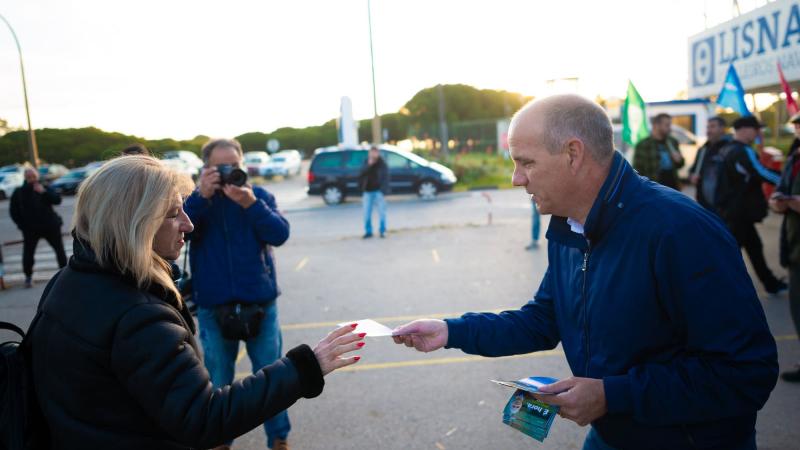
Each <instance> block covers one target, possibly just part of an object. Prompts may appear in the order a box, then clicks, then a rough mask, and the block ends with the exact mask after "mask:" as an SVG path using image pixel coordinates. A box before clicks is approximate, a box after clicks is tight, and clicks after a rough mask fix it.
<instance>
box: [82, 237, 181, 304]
mask: <svg viewBox="0 0 800 450" xmlns="http://www.w3.org/2000/svg"><path fill="white" fill-rule="evenodd" d="M72 238H73V242H72V257H71V258H70V260H69V266H70V268H72V269H74V270H77V271H78V272H88V273H105V274H110V275H116V276H118V277H120V278H121V279H122V281H123V282H125V283H126V284H129V285H131V286H134V287H137V283H136V280H135V279H134V278H133V276H131V275H130V274H129V273H122V272H120V271H119V270H118V269H116V268H115V267H104V266H101V265H100V263H99V262H98V261H97V254H96V253H95V251H94V249H92V247H91V246H90V245H89V243H88V242H87V241H85V240H83V239H81V238H80V237H78V235H77V234H76V233H75V231H74V230H73V231H72ZM176 268H177V266H176V265H175V264H174V263H170V270H171V272H172V273H171V276H172V278H173V281H174V280H176V278H175V277H176V275H177V276H180V269H178V270H176ZM137 289H138V287H137ZM147 292H149V293H150V294H153V295H155V296H156V297H158V298H160V299H162V300H164V301H165V302H167V303H169V304H171V305H172V306H174V307H175V308H177V309H178V310H179V311H180V310H181V309H182V308H184V307H185V306H184V305H183V302H179V301H178V300H177V299H176V298H175V294H174V293H173V292H172V291H171V290H169V289H165V288H164V287H163V286H161V285H160V284H156V283H152V284H151V285H150V287H149V288H147Z"/></svg>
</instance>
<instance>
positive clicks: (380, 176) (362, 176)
mask: <svg viewBox="0 0 800 450" xmlns="http://www.w3.org/2000/svg"><path fill="white" fill-rule="evenodd" d="M370 176H373V177H375V178H376V181H377V185H378V189H377V190H379V191H381V192H382V193H383V195H389V192H390V191H391V188H390V185H389V166H388V165H386V161H384V160H383V158H381V157H378V160H377V161H375V164H370V163H369V160H367V162H366V163H364V167H362V168H361V172H360V173H359V174H358V179H359V186H361V190H362V191H365V192H366V190H367V181H369V177H370Z"/></svg>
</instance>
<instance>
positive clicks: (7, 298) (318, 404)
mask: <svg viewBox="0 0 800 450" xmlns="http://www.w3.org/2000/svg"><path fill="white" fill-rule="evenodd" d="M301 185H302V180H294V181H289V182H287V183H274V184H272V185H271V186H270V189H271V190H272V191H274V192H275V193H276V196H277V198H278V203H279V205H280V206H281V207H282V208H283V209H284V210H285V213H286V216H287V217H288V219H289V221H290V222H291V224H292V236H291V238H290V240H289V241H288V242H287V243H286V244H285V245H284V246H282V247H280V248H278V249H277V251H276V258H277V270H278V277H279V283H280V285H281V288H282V290H283V295H282V296H281V297H280V300H279V308H280V317H281V323H282V330H283V337H284V351H286V350H288V349H289V348H291V347H293V346H295V345H298V344H300V343H307V344H309V345H312V346H313V344H314V343H316V341H318V340H319V339H321V338H322V337H323V336H324V335H325V334H326V333H327V332H328V331H329V330H331V329H332V328H333V327H334V324H336V323H339V322H344V321H350V320H356V319H362V318H373V319H377V320H379V321H381V322H383V323H385V324H387V325H389V326H396V325H399V324H402V323H404V322H406V321H408V320H411V319H413V318H417V317H448V316H453V315H458V314H461V313H462V312H465V311H485V310H501V309H505V308H515V307H519V306H520V305H522V304H523V303H525V302H526V301H527V300H528V299H529V298H531V296H532V294H533V292H534V291H535V289H536V288H537V286H538V283H539V282H540V280H541V278H542V275H543V273H544V270H545V267H546V265H547V256H546V253H545V251H544V247H542V249H540V250H536V251H526V250H524V249H523V247H524V246H525V245H526V244H527V243H528V240H529V236H530V204H529V200H528V199H527V197H526V196H525V195H524V193H523V192H522V191H521V190H512V191H490V192H488V193H487V195H488V196H490V198H491V203H489V201H488V199H487V198H486V197H485V196H484V195H483V193H457V194H448V195H444V196H441V197H440V198H439V199H437V200H435V201H432V202H422V201H419V200H416V199H414V198H412V197H399V198H397V197H395V198H393V199H392V201H391V202H390V204H389V229H390V233H389V235H388V238H387V239H378V238H373V239H370V240H362V239H360V235H361V234H362V233H363V231H362V229H361V209H360V205H359V204H358V203H357V202H352V203H348V204H345V205H340V206H337V207H325V206H321V202H320V201H319V199H307V198H303V196H302V194H301V193H299V192H298V191H297V189H296V188H297V186H301ZM282 190H284V191H282ZM3 207H4V205H0V236H2V238H1V239H6V238H5V236H7V235H13V234H14V233H13V230H7V229H6V228H7V220H6V217H7V216H3V214H6V212H5V210H4V209H2V208H3ZM64 208H68V202H65V205H64ZM489 213H491V216H492V224H491V225H489V224H488V218H489ZM546 224H547V218H544V223H543V229H546ZM760 229H761V232H762V237H763V238H764V242H765V246H766V249H767V255H768V260H769V261H770V262H772V263H773V266H774V267H776V268H777V263H775V261H777V230H778V222H777V218H775V217H770V218H769V219H768V220H767V221H766V222H765V223H764V224H763V225H761V226H760ZM42 287H43V284H42V283H39V284H37V286H36V287H35V288H34V289H31V290H24V289H22V288H20V287H12V289H10V290H8V291H5V292H2V293H0V317H2V318H3V320H5V319H8V318H10V319H11V320H12V321H16V322H18V323H22V324H27V323H28V321H29V320H30V319H31V318H32V315H33V310H34V307H35V303H36V301H37V299H38V296H39V295H40V293H41V289H42ZM759 289H760V286H759ZM761 294H762V299H763V301H762V303H763V306H764V308H765V311H766V313H767V317H768V320H769V322H770V326H771V328H772V331H773V333H774V334H775V336H776V337H777V338H778V350H779V356H780V362H781V366H782V369H785V368H788V367H789V366H790V365H791V364H793V363H794V362H796V361H798V360H800V345H798V343H797V340H796V338H795V337H794V330H793V328H792V325H791V322H790V319H789V316H788V305H787V301H786V297H785V295H784V296H779V297H774V298H773V297H769V296H767V295H765V294H763V292H761ZM360 354H361V356H362V357H363V358H362V360H361V361H360V362H359V363H358V364H356V365H354V366H352V370H348V371H338V372H335V373H333V374H332V375H331V376H329V377H328V378H327V379H326V388H325V392H324V393H323V394H322V396H321V397H319V398H317V399H313V400H301V401H299V402H298V403H297V404H295V405H294V406H293V407H292V408H291V409H290V413H289V414H290V418H291V421H292V424H293V427H294V430H293V432H292V434H291V436H290V442H291V444H292V447H293V448H296V449H376V448H380V449H439V450H441V449H448V448H449V449H455V448H459V449H461V448H464V449H486V448H495V449H529V448H541V449H579V448H581V445H582V441H583V437H584V435H585V433H586V429H585V428H581V427H578V426H577V425H576V424H574V423H572V422H570V421H568V420H565V419H562V418H557V419H556V421H555V423H554V425H553V428H552V429H551V431H550V436H549V437H548V438H547V440H546V441H545V442H544V443H539V442H537V441H534V440H533V439H531V438H529V437H527V436H524V435H522V434H521V433H519V432H518V431H515V430H513V429H511V428H509V427H507V426H505V425H503V423H502V422H501V416H502V408H503V406H504V405H505V402H506V401H507V399H508V397H509V396H510V394H511V392H510V390H509V389H507V388H503V387H500V386H496V385H494V384H492V383H490V382H489V380H490V379H496V378H500V379H515V378H521V377H524V376H529V375H544V376H552V377H556V378H564V377H568V376H569V375H570V370H569V367H568V366H567V364H566V361H565V359H564V357H563V354H562V353H561V350H560V347H559V348H557V349H556V350H554V351H552V352H545V353H539V354H532V355H525V356H520V357H512V358H499V359H490V358H477V357H472V356H468V355H465V354H463V353H461V352H459V351H455V350H443V351H438V352H434V353H430V354H420V353H416V352H413V351H411V350H409V349H407V348H405V347H401V346H397V345H395V344H393V343H391V342H390V340H388V339H387V338H371V339H368V341H367V345H366V346H365V348H364V349H363V351H361V352H360ZM241 356H242V357H241V359H240V361H239V363H238V365H237V376H239V377H241V376H244V375H246V374H247V373H249V372H250V370H251V369H250V365H249V361H248V358H247V357H246V356H245V355H241ZM798 401H800V386H797V385H789V384H787V383H783V382H780V381H779V382H778V386H777V387H776V389H775V391H774V392H773V393H772V396H771V398H770V401H769V402H768V404H767V406H766V407H765V409H764V410H763V411H762V413H761V414H760V416H759V422H758V431H759V434H758V443H759V448H762V449H789V448H796V447H795V446H796V443H797V442H798V441H800V429H798V427H797V423H798V420H799V419H800V413H798V412H797V404H798ZM264 442H265V440H264V433H263V430H262V429H260V428H258V429H256V430H254V431H252V432H250V433H248V434H246V435H245V436H243V437H241V438H240V439H238V440H237V441H236V443H235V448H239V449H259V448H264V446H265V444H264Z"/></svg>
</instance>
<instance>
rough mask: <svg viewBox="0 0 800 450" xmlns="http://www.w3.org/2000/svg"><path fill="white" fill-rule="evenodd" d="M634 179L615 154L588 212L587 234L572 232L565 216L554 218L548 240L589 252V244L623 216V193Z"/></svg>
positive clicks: (618, 154)
mask: <svg viewBox="0 0 800 450" xmlns="http://www.w3.org/2000/svg"><path fill="white" fill-rule="evenodd" d="M634 179H635V173H634V171H633V168H632V167H631V166H630V164H628V162H627V161H626V160H625V158H624V157H623V156H622V154H620V153H619V152H614V156H613V159H612V161H611V168H610V170H609V172H608V175H607V176H606V180H605V181H604V182H603V185H602V187H601V188H600V192H599V193H598V194H597V198H596V199H595V201H594V204H593V205H592V209H591V210H590V211H589V215H588V216H587V218H586V223H584V224H583V230H584V234H583V235H580V234H578V233H575V232H573V231H572V230H571V228H570V226H569V224H568V223H567V218H566V217H558V216H553V219H552V220H551V221H550V227H549V228H548V229H547V239H552V240H555V241H556V242H559V243H561V244H564V245H567V246H570V247H575V248H579V249H581V250H586V249H587V248H588V247H589V245H590V243H591V244H594V243H595V242H597V241H599V240H601V239H602V238H603V236H604V235H605V234H606V233H608V230H609V229H610V228H611V226H612V225H613V224H614V222H615V221H616V219H617V217H619V216H620V215H621V214H622V212H623V209H624V207H625V203H624V202H623V201H622V196H623V193H624V192H625V190H626V188H628V187H629V185H630V184H631V183H632V181H633V180H634Z"/></svg>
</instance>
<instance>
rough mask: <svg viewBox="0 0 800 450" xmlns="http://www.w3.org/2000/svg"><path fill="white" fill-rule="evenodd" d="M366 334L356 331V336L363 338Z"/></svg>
mask: <svg viewBox="0 0 800 450" xmlns="http://www.w3.org/2000/svg"><path fill="white" fill-rule="evenodd" d="M366 335H367V333H358V337H362V338H363V337H364V336H366Z"/></svg>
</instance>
